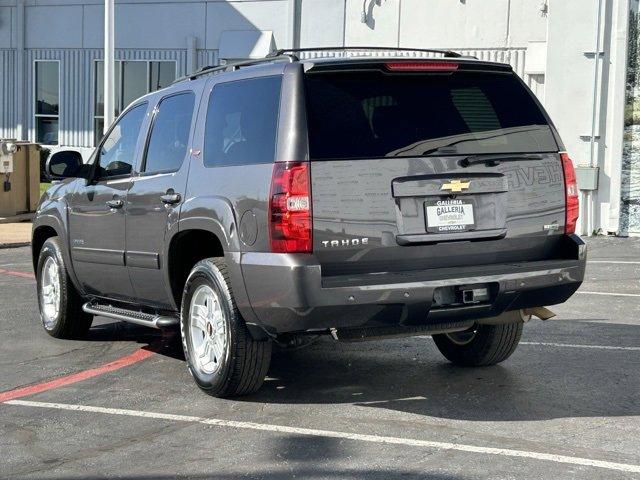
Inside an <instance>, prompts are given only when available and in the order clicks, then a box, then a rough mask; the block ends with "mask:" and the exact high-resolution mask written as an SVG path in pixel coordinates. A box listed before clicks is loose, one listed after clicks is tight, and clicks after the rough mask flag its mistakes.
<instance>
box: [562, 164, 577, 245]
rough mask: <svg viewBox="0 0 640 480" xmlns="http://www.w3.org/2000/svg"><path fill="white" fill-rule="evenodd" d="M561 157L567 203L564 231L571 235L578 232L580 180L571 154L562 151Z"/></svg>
mask: <svg viewBox="0 0 640 480" xmlns="http://www.w3.org/2000/svg"><path fill="white" fill-rule="evenodd" d="M560 159H561V160H562V171H563V173H564V198H565V203H566V210H565V222H564V224H565V228H564V232H565V233H566V234H567V235H569V234H571V233H576V223H578V214H579V212H580V200H579V196H578V195H579V193H578V182H577V180H576V171H575V169H574V168H573V162H572V161H571V158H569V154H568V153H565V152H561V153H560Z"/></svg>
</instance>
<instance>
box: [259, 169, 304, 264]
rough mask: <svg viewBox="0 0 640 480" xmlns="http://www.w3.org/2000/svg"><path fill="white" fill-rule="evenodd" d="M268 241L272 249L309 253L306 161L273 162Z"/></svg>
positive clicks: (274, 250)
mask: <svg viewBox="0 0 640 480" xmlns="http://www.w3.org/2000/svg"><path fill="white" fill-rule="evenodd" d="M269 198H270V201H269V241H270V244H271V251H272V252H274V253H311V250H312V239H311V186H310V178H309V163H308V162H288V163H285V162H276V163H275V164H274V165H273V176H272V177H271V195H270V197H269Z"/></svg>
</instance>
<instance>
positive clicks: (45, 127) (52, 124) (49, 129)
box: [36, 117, 58, 145]
mask: <svg viewBox="0 0 640 480" xmlns="http://www.w3.org/2000/svg"><path fill="white" fill-rule="evenodd" d="M36 142H38V143H42V144H44V145H57V143H58V119H57V118H52V117H36Z"/></svg>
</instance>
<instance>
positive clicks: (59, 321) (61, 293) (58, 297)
mask: <svg viewBox="0 0 640 480" xmlns="http://www.w3.org/2000/svg"><path fill="white" fill-rule="evenodd" d="M36 279H37V288H38V305H39V307H40V320H41V322H42V326H43V327H44V329H45V331H46V332H47V333H48V334H49V335H51V336H52V337H56V338H82V337H84V336H85V335H86V333H87V331H88V330H89V328H90V327H91V322H92V321H93V316H92V315H89V314H87V313H85V312H83V311H82V304H83V300H82V297H81V296H80V294H79V293H78V291H77V290H76V289H75V287H74V286H73V283H71V279H70V278H69V274H68V273H67V268H66V265H65V263H64V258H63V257H62V248H61V246H60V239H59V238H58V237H51V238H49V239H48V240H47V241H45V242H44V244H43V245H42V249H41V250H40V256H39V258H38V266H37V269H36Z"/></svg>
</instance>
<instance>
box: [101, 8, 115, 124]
mask: <svg viewBox="0 0 640 480" xmlns="http://www.w3.org/2000/svg"><path fill="white" fill-rule="evenodd" d="M114 17H115V6H114V0H105V1H104V131H105V132H106V131H107V129H108V128H109V127H110V126H111V124H112V123H113V120H114V118H115V111H116V108H115V106H116V105H115V98H116V90H115V79H114V76H115V64H116V62H115V48H114V47H115V40H114V37H115V32H114V24H115V22H114Z"/></svg>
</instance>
